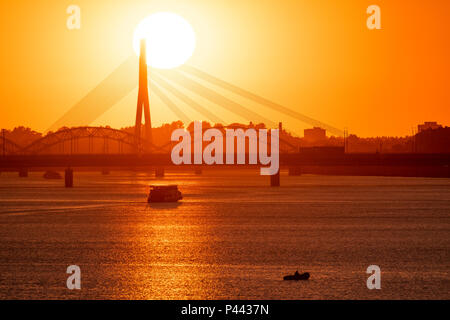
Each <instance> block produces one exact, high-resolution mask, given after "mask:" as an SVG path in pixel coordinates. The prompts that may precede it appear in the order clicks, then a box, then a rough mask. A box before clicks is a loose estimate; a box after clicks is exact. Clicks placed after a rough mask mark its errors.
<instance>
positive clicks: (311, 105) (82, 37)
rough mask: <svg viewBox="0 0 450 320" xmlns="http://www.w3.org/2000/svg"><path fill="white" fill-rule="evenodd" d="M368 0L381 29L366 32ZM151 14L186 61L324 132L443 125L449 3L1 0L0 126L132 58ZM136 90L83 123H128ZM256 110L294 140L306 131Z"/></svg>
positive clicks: (74, 98)
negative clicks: (187, 38) (184, 47)
mask: <svg viewBox="0 0 450 320" xmlns="http://www.w3.org/2000/svg"><path fill="white" fill-rule="evenodd" d="M70 4H77V5H79V6H80V7H81V19H82V26H81V30H73V31H69V30H68V29H67V28H66V19H67V17H68V15H67V14H66V8H67V7H68V5H70ZM371 4H377V5H379V6H380V7H381V19H382V28H383V29H382V30H373V31H370V30H368V29H367V27H366V19H367V15H366V12H365V11H366V8H367V7H368V6H369V5H371ZM158 11H171V12H174V13H177V14H180V15H181V16H183V17H184V18H185V19H186V20H188V21H189V22H190V23H191V25H192V26H193V28H194V30H195V32H196V35H197V48H196V51H195V53H194V56H193V57H192V58H191V59H190V61H189V64H191V65H194V66H196V67H198V68H200V69H202V70H204V71H207V72H208V73H210V74H212V75H215V76H217V77H219V78H221V79H223V80H226V81H229V82H231V83H234V84H236V85H238V86H240V87H242V88H245V89H247V90H250V91H252V92H254V93H257V94H259V95H261V96H263V97H265V98H268V99H270V100H272V101H275V102H278V103H280V104H282V105H284V106H286V107H289V108H291V109H294V110H296V111H298V112H301V113H303V114H305V115H307V116H310V117H312V118H315V119H318V120H320V121H323V122H325V123H328V124H330V125H332V126H334V127H337V128H340V129H344V128H348V129H349V131H350V132H351V133H356V134H358V135H360V136H376V135H407V134H410V133H411V128H412V127H413V126H415V125H417V124H418V123H419V122H423V121H431V120H435V121H439V122H440V123H442V124H444V125H450V108H449V107H450V90H449V85H448V80H447V79H448V75H449V73H450V62H449V59H448V57H450V44H449V40H448V39H449V27H448V25H447V23H446V21H447V18H448V16H449V15H450V2H449V1H444V0H443V1H437V0H433V1H418V0H417V1H415V0H409V1H386V0H385V1H380V0H371V1H362V0H340V1H338V0H318V1H300V0H296V1H262V0H258V1H257V0H254V1H248V0H239V1H232V0H226V1H210V0H190V1H180V0H178V1H175V0H161V1H152V0H143V1H138V0H128V1H118V0H115V1H114V0H108V1H106V0H98V1H97V0H96V1H92V0H89V1H87V0H74V1H72V0H71V1H64V0H54V1H52V0H43V1H33V2H30V1H13V2H8V3H6V2H5V3H2V10H1V13H0V15H1V18H0V24H1V30H2V32H1V44H2V49H1V51H0V57H1V59H0V66H1V75H2V77H1V80H0V81H1V88H0V96H1V107H0V108H1V109H0V127H2V128H13V127H15V126H19V125H24V126H29V127H31V128H33V129H35V130H41V131H43V130H45V129H47V128H48V127H50V125H52V124H53V123H54V122H55V121H56V120H57V119H58V118H60V117H61V116H62V115H63V114H64V113H65V112H66V111H67V110H69V109H70V107H72V106H73V105H74V104H75V103H76V102H78V101H79V100H80V99H81V98H82V97H83V96H84V95H85V94H87V93H88V92H89V91H90V90H92V89H93V88H94V87H95V86H96V85H97V84H98V83H99V82H100V81H102V80H103V79H104V78H105V77H106V76H107V75H108V74H109V73H111V72H112V71H113V70H114V69H115V68H117V66H118V65H120V64H121V63H122V62H123V61H124V60H126V59H127V57H129V56H130V55H131V54H133V50H132V46H131V44H132V35H133V30H134V28H135V27H136V25H137V24H138V23H139V21H140V20H141V19H142V18H144V17H146V16H148V15H150V14H152V13H154V12H158ZM136 77H137V75H136ZM136 96H137V90H135V91H133V92H131V93H130V94H129V95H128V96H127V97H126V98H124V99H123V100H121V101H119V102H118V103H117V104H115V105H114V106H112V108H111V109H110V110H109V111H107V112H106V113H105V114H103V115H102V116H101V117H100V118H98V119H97V120H96V121H95V122H93V123H92V124H93V125H105V124H109V125H111V126H113V127H122V126H129V125H133V122H134V118H135V108H136V106H135V105H136ZM199 102H202V103H205V106H207V107H208V108H211V110H213V111H215V110H216V109H217V112H218V113H219V112H220V111H219V109H220V108H218V107H217V106H214V105H213V104H211V105H208V104H207V103H206V102H203V101H201V100H199ZM243 103H244V102H242V101H241V104H243ZM150 105H151V112H152V120H153V124H154V125H155V126H156V125H159V124H161V123H162V122H168V121H172V120H175V119H176V117H175V115H174V114H172V113H171V112H169V111H168V110H167V107H166V106H165V105H164V104H163V103H162V102H161V101H159V100H158V99H157V98H155V97H151V98H150ZM249 107H251V108H254V110H255V109H256V108H258V106H256V105H253V104H249ZM215 108H216V109H215ZM256 111H257V112H260V113H261V115H264V116H265V117H266V118H270V119H274V120H275V121H283V124H284V125H285V127H287V128H288V129H289V130H291V131H292V132H294V133H296V134H298V135H302V129H303V128H305V127H309V125H307V124H304V123H301V122H299V121H297V120H294V119H292V118H289V117H287V116H283V115H281V114H279V113H277V112H274V111H271V110H268V109H266V108H261V109H256ZM186 112H188V113H189V110H187V111H186ZM221 116H222V118H223V119H224V121H226V122H235V121H245V120H246V119H242V118H239V117H237V116H236V117H233V116H232V115H230V114H226V113H223V114H222V115H221ZM193 117H196V115H193Z"/></svg>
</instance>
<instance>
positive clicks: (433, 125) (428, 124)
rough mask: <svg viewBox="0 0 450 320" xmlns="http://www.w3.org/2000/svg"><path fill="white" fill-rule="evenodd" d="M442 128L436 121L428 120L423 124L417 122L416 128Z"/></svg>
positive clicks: (420, 129) (423, 129)
mask: <svg viewBox="0 0 450 320" xmlns="http://www.w3.org/2000/svg"><path fill="white" fill-rule="evenodd" d="M440 128H442V126H441V125H440V124H438V123H437V122H436V121H428V122H424V123H423V124H419V125H418V126H417V129H418V131H419V132H422V131H425V130H430V129H431V130H435V129H440Z"/></svg>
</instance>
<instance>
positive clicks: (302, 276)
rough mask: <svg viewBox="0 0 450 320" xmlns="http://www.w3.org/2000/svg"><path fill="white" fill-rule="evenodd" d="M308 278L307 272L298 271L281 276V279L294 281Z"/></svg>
mask: <svg viewBox="0 0 450 320" xmlns="http://www.w3.org/2000/svg"><path fill="white" fill-rule="evenodd" d="M308 279H309V272H305V273H301V274H300V273H298V271H296V272H295V273H294V275H293V276H285V277H284V278H283V280H295V281H299V280H308Z"/></svg>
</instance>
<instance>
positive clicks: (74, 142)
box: [21, 126, 157, 154]
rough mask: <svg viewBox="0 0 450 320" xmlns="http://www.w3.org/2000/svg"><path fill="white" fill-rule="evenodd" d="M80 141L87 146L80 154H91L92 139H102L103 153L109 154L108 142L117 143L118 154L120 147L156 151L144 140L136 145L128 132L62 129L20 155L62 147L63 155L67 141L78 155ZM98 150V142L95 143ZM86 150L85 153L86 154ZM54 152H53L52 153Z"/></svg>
mask: <svg viewBox="0 0 450 320" xmlns="http://www.w3.org/2000/svg"><path fill="white" fill-rule="evenodd" d="M81 139H87V140H88V144H87V147H86V146H84V152H81V153H92V152H93V150H92V149H93V148H94V139H97V140H98V139H103V143H104V145H103V153H109V144H108V141H116V142H117V143H118V148H117V149H118V151H119V152H118V153H122V152H121V146H122V145H125V146H128V149H129V150H133V151H134V152H136V151H137V152H143V151H144V147H145V146H147V147H148V148H153V149H157V147H155V146H153V145H151V144H150V143H148V142H146V141H145V140H144V139H139V140H138V141H137V143H136V139H135V136H134V134H131V133H129V132H126V131H123V130H118V129H113V128H109V127H89V126H85V127H74V128H64V129H61V130H58V131H56V132H52V133H50V134H47V135H46V136H45V137H42V138H40V139H38V140H36V141H34V142H33V143H31V144H29V145H28V146H26V147H24V148H22V149H21V153H23V154H42V153H45V152H49V151H51V149H52V147H55V146H57V145H58V144H59V145H62V151H63V153H64V151H65V150H64V146H65V144H66V143H67V142H68V141H69V142H70V143H69V145H70V146H69V147H70V150H69V152H70V153H80V152H78V142H79V140H81ZM96 145H97V149H98V145H99V144H98V142H97V144H96ZM136 146H137V150H136ZM86 150H87V152H86ZM51 153H55V151H54V150H53V152H51Z"/></svg>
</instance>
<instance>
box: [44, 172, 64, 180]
mask: <svg viewBox="0 0 450 320" xmlns="http://www.w3.org/2000/svg"><path fill="white" fill-rule="evenodd" d="M43 177H44V179H61V178H62V177H61V175H60V174H59V172H56V171H51V170H48V171H45V173H44V175H43Z"/></svg>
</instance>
